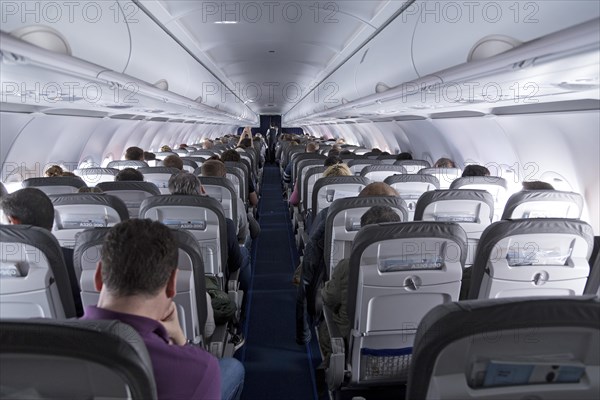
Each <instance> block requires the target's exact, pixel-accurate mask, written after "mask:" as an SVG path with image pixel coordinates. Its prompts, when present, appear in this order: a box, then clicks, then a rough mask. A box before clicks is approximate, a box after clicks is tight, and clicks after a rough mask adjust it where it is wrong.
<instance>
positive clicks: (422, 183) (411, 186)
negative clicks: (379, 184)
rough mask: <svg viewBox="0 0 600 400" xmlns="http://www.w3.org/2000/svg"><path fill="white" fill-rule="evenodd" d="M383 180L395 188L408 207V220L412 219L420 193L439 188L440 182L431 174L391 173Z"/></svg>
mask: <svg viewBox="0 0 600 400" xmlns="http://www.w3.org/2000/svg"><path fill="white" fill-rule="evenodd" d="M383 182H384V183H387V184H388V185H390V186H391V187H393V188H394V189H396V191H397V192H398V194H399V195H400V198H401V199H402V200H404V201H405V202H406V208H407V209H408V221H413V220H414V216H415V207H416V205H417V201H418V200H419V198H420V197H421V195H422V194H423V193H425V192H428V191H430V190H436V189H439V188H440V183H439V182H438V180H437V178H436V177H435V176H433V175H421V174H402V175H392V176H389V177H387V178H385V180H384V181H383Z"/></svg>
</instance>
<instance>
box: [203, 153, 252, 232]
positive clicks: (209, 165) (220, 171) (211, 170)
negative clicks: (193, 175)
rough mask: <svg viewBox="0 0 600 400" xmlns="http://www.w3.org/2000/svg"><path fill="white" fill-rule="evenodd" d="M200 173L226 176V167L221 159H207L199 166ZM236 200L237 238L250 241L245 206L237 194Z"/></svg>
mask: <svg viewBox="0 0 600 400" xmlns="http://www.w3.org/2000/svg"><path fill="white" fill-rule="evenodd" d="M200 174H201V175H202V176H208V177H210V176H213V177H217V178H227V168H225V164H223V162H222V161H217V160H207V161H205V162H204V163H203V164H202V166H201V167H200ZM236 200H237V207H236V208H237V210H238V212H237V219H238V220H237V239H238V242H239V243H240V244H246V243H247V242H248V243H251V242H250V231H249V229H248V216H247V215H246V206H245V205H244V202H243V201H242V199H240V197H239V196H236V198H235V199H234V201H236Z"/></svg>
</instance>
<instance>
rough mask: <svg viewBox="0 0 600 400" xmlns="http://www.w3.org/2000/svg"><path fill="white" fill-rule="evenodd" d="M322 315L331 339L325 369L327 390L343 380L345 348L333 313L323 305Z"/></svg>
mask: <svg viewBox="0 0 600 400" xmlns="http://www.w3.org/2000/svg"><path fill="white" fill-rule="evenodd" d="M323 315H324V317H325V323H326V324H327V330H328V331H329V337H330V340H331V357H330V358H329V367H328V368H327V370H326V371H325V377H326V379H327V386H328V387H329V390H332V391H333V390H336V389H337V388H339V387H340V385H341V384H342V382H343V381H344V375H345V372H346V371H345V365H346V350H345V345H344V337H343V335H342V333H341V332H340V330H339V329H338V326H337V325H336V323H335V322H334V320H333V313H332V312H331V309H330V308H329V307H327V306H325V305H324V306H323Z"/></svg>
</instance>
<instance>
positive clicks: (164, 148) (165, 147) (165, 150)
mask: <svg viewBox="0 0 600 400" xmlns="http://www.w3.org/2000/svg"><path fill="white" fill-rule="evenodd" d="M160 151H161V152H164V153H166V152H169V151H173V150H172V149H171V146H169V145H167V144H164V145H162V146H161V147H160Z"/></svg>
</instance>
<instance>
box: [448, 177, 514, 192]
mask: <svg viewBox="0 0 600 400" xmlns="http://www.w3.org/2000/svg"><path fill="white" fill-rule="evenodd" d="M466 185H496V186H501V187H503V188H504V189H506V188H507V184H506V179H504V178H501V177H499V176H465V177H461V178H457V179H455V180H454V181H452V183H451V184H450V189H458V188H460V187H462V186H466Z"/></svg>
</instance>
